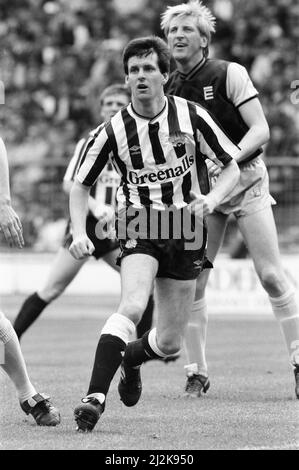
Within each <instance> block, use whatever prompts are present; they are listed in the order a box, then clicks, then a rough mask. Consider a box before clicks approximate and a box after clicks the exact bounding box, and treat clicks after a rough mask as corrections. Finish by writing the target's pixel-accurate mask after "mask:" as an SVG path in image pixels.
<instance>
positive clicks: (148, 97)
mask: <svg viewBox="0 0 299 470" xmlns="http://www.w3.org/2000/svg"><path fill="white" fill-rule="evenodd" d="M167 78H168V74H167V73H162V72H161V70H160V68H159V64H158V56H157V53H156V52H152V53H150V54H148V55H144V56H141V57H138V56H133V57H130V58H129V60H128V75H127V76H126V83H127V85H128V86H129V88H130V90H131V92H132V99H133V102H134V101H136V100H137V101H140V102H145V101H152V100H155V99H156V98H161V96H163V85H164V84H165V83H166V81H167Z"/></svg>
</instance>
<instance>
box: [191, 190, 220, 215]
mask: <svg viewBox="0 0 299 470" xmlns="http://www.w3.org/2000/svg"><path fill="white" fill-rule="evenodd" d="M190 196H191V199H192V201H191V202H190V204H188V210H189V212H191V214H194V215H195V216H196V217H201V218H203V217H206V216H207V215H209V214H212V212H214V209H215V207H216V205H217V203H216V201H215V200H214V199H213V198H212V197H210V196H209V195H208V194H207V195H206V196H205V195H203V194H198V195H197V194H195V193H194V192H193V191H190Z"/></svg>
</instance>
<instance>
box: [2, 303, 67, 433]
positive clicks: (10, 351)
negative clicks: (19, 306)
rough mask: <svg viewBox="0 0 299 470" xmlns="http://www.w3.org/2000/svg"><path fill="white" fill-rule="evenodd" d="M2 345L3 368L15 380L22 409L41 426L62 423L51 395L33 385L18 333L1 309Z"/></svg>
mask: <svg viewBox="0 0 299 470" xmlns="http://www.w3.org/2000/svg"><path fill="white" fill-rule="evenodd" d="M0 346H3V347H4V357H3V363H1V367H2V369H3V370H4V371H5V372H6V374H7V375H8V376H9V378H10V379H11V381H12V382H13V384H14V386H15V388H16V391H17V394H18V399H19V402H20V405H21V408H22V410H23V411H24V412H25V413H26V414H31V415H32V416H33V418H34V419H35V421H36V423H37V424H38V425H40V426H56V425H57V424H59V423H60V414H59V411H58V410H57V409H56V408H54V406H53V405H52V404H51V402H50V401H49V397H47V396H45V395H42V394H39V393H37V391H36V389H35V388H34V386H33V385H32V383H31V381H30V379H29V377H28V373H27V368H26V364H25V361H24V358H23V354H22V351H21V348H20V344H19V341H18V338H17V335H16V333H15V331H14V329H13V327H12V324H11V323H10V321H9V320H8V319H7V318H6V317H5V316H4V314H3V313H2V312H1V311H0Z"/></svg>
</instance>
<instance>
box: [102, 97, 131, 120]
mask: <svg viewBox="0 0 299 470" xmlns="http://www.w3.org/2000/svg"><path fill="white" fill-rule="evenodd" d="M128 104H129V97H128V96H127V95H124V94H122V93H115V94H113V95H107V96H105V98H104V100H103V103H102V106H101V116H102V119H103V121H109V119H111V118H112V117H113V116H114V115H115V114H116V113H117V112H118V111H119V110H120V109H121V108H123V107H124V106H127V105H128Z"/></svg>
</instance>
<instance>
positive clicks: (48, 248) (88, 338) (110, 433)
mask: <svg viewBox="0 0 299 470" xmlns="http://www.w3.org/2000/svg"><path fill="white" fill-rule="evenodd" d="M177 3H180V1H172V0H167V1H166V0H114V1H113V0H55V1H45V0H1V1H0V41H1V48H0V80H2V82H0V93H1V92H2V96H0V100H1V98H3V100H2V101H0V102H3V101H4V97H5V104H3V105H1V106H0V120H1V128H0V134H1V136H3V138H4V140H5V142H6V144H7V147H8V151H9V160H10V175H11V183H12V196H13V204H14V206H15V207H16V209H17V211H18V213H19V214H20V216H21V218H22V222H23V225H24V231H25V238H26V248H25V249H24V250H22V251H19V250H15V251H14V250H11V249H8V248H7V246H6V245H5V243H4V242H3V241H2V242H0V294H1V300H0V301H1V304H2V306H3V310H4V311H5V313H6V314H7V316H8V318H10V319H11V320H13V319H14V317H15V315H16V313H17V311H18V309H19V308H20V306H21V303H22V301H23V300H24V298H25V296H26V295H27V294H29V293H31V292H33V291H34V290H36V288H38V286H40V284H41V283H42V282H43V281H44V279H45V276H46V273H47V270H48V268H49V266H50V263H51V260H52V258H53V255H54V253H53V252H54V251H55V250H56V249H57V246H59V242H60V239H61V234H62V232H63V230H64V226H65V218H66V216H67V212H68V205H67V198H66V196H65V195H64V194H63V192H62V189H61V182H62V177H63V174H64V170H65V167H66V165H67V162H68V161H69V158H70V156H71V155H72V152H73V149H74V144H75V142H76V140H77V139H78V138H79V137H80V136H81V133H83V132H84V131H85V130H86V129H89V128H90V126H93V125H94V122H95V121H96V120H97V106H96V104H97V100H96V98H97V97H98V96H99V93H100V92H101V91H102V90H103V88H104V87H105V86H106V85H107V84H110V83H111V82H113V81H115V80H122V67H121V65H120V57H121V50H122V48H123V45H124V44H125V43H126V42H127V40H128V39H131V38H133V37H135V36H139V35H144V34H151V33H152V32H155V33H157V34H160V28H159V15H160V12H161V11H162V10H164V8H165V6H166V5H174V4H177ZM205 3H206V4H207V5H208V6H209V7H211V8H212V9H213V11H214V12H215V14H216V15H217V17H218V21H217V34H216V35H215V37H214V39H213V47H211V55H215V56H219V57H223V58H226V59H230V60H236V61H237V62H239V63H241V64H244V65H245V66H246V67H247V68H248V70H249V72H250V74H251V76H252V78H253V81H254V82H255V84H256V86H257V87H258V89H259V90H260V99H261V102H262V104H263V107H264V109H265V112H266V115H267V119H268V121H269V124H270V127H271V141H270V143H269V145H268V147H267V149H266V163H267V165H268V168H269V172H270V179H271V190H272V193H273V195H274V197H275V198H276V199H277V202H278V205H277V207H275V209H274V210H275V216H276V220H277V223H278V231H279V239H280V246H281V249H282V251H283V262H284V265H285V267H286V270H287V272H288V275H289V277H290V278H291V280H292V282H293V284H295V285H297V287H298V285H299V280H298V251H299V249H298V246H299V227H298V220H299V164H298V158H299V132H298V127H299V115H298V113H299V104H298V103H296V99H295V100H294V99H292V96H293V98H296V96H297V97H298V92H297V93H295V90H294V89H293V88H291V84H292V83H294V81H296V80H299V64H298V56H299V55H298V45H299V41H298V39H299V5H298V4H297V0H250V1H248V0H206V1H205ZM1 83H3V84H4V88H5V90H4V89H1ZM297 87H298V84H297ZM4 92H5V93H4ZM297 101H298V98H297ZM229 228H230V229H229V231H228V235H227V237H226V240H225V245H224V249H223V251H222V255H221V256H220V257H219V258H218V260H217V263H216V265H215V269H214V272H213V275H212V276H211V281H210V284H209V289H208V305H209V311H210V312H211V313H213V315H211V317H210V320H209V337H208V351H207V352H208V361H209V366H210V373H211V382H212V386H211V389H210V390H209V393H208V394H207V395H206V396H204V397H202V398H201V399H200V400H199V401H197V400H192V402H190V401H188V402H187V401H186V399H184V398H183V396H182V395H183V385H184V376H183V374H184V372H183V366H184V364H185V363H186V362H185V357H184V353H183V354H182V357H181V358H180V359H179V360H178V361H176V362H175V363H171V364H169V365H167V366H165V365H164V364H162V363H160V362H159V361H153V362H152V363H149V364H147V365H146V366H145V367H144V371H143V381H144V392H143V396H142V399H141V401H140V404H138V406H137V407H133V408H132V409H128V408H126V407H124V406H122V405H121V403H120V401H119V396H118V393H117V382H118V376H117V377H115V380H114V382H113V383H112V387H111V393H110V394H109V403H107V412H106V413H105V414H104V416H103V419H101V423H100V424H99V426H98V428H97V429H96V430H95V431H94V432H93V433H92V434H91V435H88V436H87V435H86V436H82V435H79V434H78V433H76V432H75V430H74V421H73V409H74V407H75V406H76V405H77V404H78V399H79V397H80V396H83V394H84V393H85V386H86V385H87V383H88V380H89V375H90V367H91V364H92V361H93V357H94V348H95V344H96V342H97V339H98V334H99V331H100V329H101V327H102V325H103V323H104V321H105V318H106V317H107V315H109V314H110V313H113V312H114V311H115V307H116V306H117V302H118V295H117V294H119V288H120V284H119V277H118V275H117V274H116V273H113V271H112V270H109V269H110V268H106V267H105V266H104V265H103V263H101V262H98V263H97V262H95V261H90V262H88V263H87V265H86V266H85V267H84V268H83V269H82V272H80V274H79V276H78V277H77V278H76V279H75V281H74V282H73V284H72V285H71V286H70V287H69V288H68V290H67V292H68V293H69V294H71V295H64V296H62V297H61V298H60V299H58V300H57V301H56V302H54V303H53V305H51V306H50V307H49V308H47V309H46V310H47V311H46V312H45V314H44V315H43V316H42V318H41V319H40V320H39V321H37V322H36V325H34V327H32V328H31V329H30V331H29V332H28V333H26V336H25V337H24V338H23V339H22V350H23V352H24V355H25V358H26V362H27V366H28V368H29V372H30V377H31V378H32V380H33V382H34V383H35V384H37V386H38V387H40V388H41V390H42V391H47V393H49V394H50V395H51V397H52V398H53V401H54V402H55V404H56V405H57V406H58V407H59V408H60V411H61V415H62V418H63V419H62V423H61V425H60V426H59V428H58V429H56V428H53V429H41V428H36V426H34V425H33V424H32V421H31V420H30V418H25V417H24V416H23V415H22V414H21V410H20V409H19V407H18V404H17V401H16V400H15V392H14V389H13V386H12V384H11V383H10V382H9V381H8V380H7V379H6V377H3V375H1V374H0V400H1V403H2V406H1V407H0V418H1V426H0V448H1V450H2V449H3V450H5V449H18V450H20V449H22V450H25V449H28V450H29V449H34V450H37V449H42V450H44V449H64V450H66V449H68V450H71V449H72V450H73V449H76V450H77V449H84V450H86V449H97V450H98V449H113V450H117V451H118V452H119V451H120V450H121V449H131V452H132V453H133V451H132V449H133V450H134V451H135V450H136V449H174V450H175V451H177V449H186V450H188V451H189V450H190V449H204V450H207V449H209V450H220V449H222V450H227V449H234V450H236V449H244V450H266V449H269V450H278V449H284V450H287V449H290V450H291V449H294V450H295V449H297V450H298V449H299V444H298V443H299V434H298V413H297V412H296V402H295V397H294V393H293V389H294V383H293V374H291V373H290V366H289V364H288V361H287V355H286V350H285V347H284V344H283V342H282V338H281V335H280V332H279V328H278V325H277V324H276V322H275V320H274V318H273V316H272V315H261V313H263V312H268V313H269V306H268V303H267V298H266V295H265V293H264V292H263V291H262V288H261V287H260V285H259V283H258V281H257V277H256V274H255V272H254V270H253V267H252V263H251V261H250V260H248V259H240V260H235V259H230V258H229V255H228V253H229V252H230V247H231V244H232V243H233V240H234V230H235V227H234V225H233V223H231V225H230V227H229ZM296 255H297V256H296ZM108 270H109V271H108ZM78 294H79V295H78ZM82 294H85V295H84V296H83V295H82ZM97 294H99V295H97ZM105 294H106V296H105ZM115 294H116V295H115ZM246 312H249V313H250V315H242V313H246ZM217 313H219V314H217ZM224 313H230V314H232V313H233V314H237V315H223V314H224ZM252 313H255V314H256V315H252ZM237 318H238V321H236V319H237ZM58 319H59V320H60V321H58ZM157 378H159V380H157ZM2 379H4V380H2ZM297 410H298V408H297ZM178 423H179V426H178ZM97 457H98V455H97ZM201 459H202V457H201ZM200 462H202V460H201V461H200Z"/></svg>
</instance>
